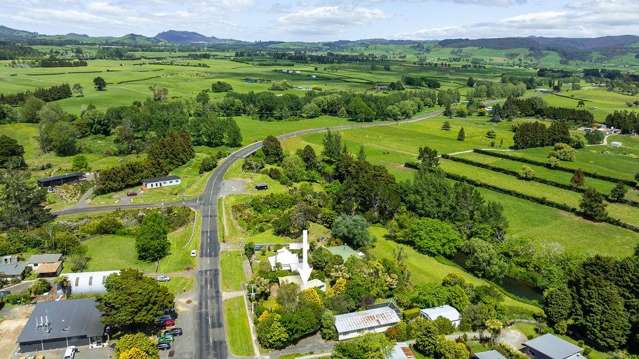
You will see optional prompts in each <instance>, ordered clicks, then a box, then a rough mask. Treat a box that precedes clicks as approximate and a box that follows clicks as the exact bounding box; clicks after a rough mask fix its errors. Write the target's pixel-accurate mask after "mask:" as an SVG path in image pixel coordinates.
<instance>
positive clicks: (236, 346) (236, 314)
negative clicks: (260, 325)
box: [224, 297, 254, 356]
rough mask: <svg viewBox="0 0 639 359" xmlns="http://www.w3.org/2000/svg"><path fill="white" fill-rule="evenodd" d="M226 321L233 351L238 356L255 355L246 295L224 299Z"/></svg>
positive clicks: (227, 335) (227, 333) (227, 334)
mask: <svg viewBox="0 0 639 359" xmlns="http://www.w3.org/2000/svg"><path fill="white" fill-rule="evenodd" d="M224 321H225V328H226V337H227V338H228V340H229V347H230V349H231V353H233V354H234V355H238V356H251V355H253V354H254V351H253V337H252V335H251V329H250V327H249V323H248V316H247V313H246V307H245V305H244V297H236V298H232V299H227V300H225V301H224Z"/></svg>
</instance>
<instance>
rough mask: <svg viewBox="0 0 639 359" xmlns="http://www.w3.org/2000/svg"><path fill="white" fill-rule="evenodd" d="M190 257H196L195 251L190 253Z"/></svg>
mask: <svg viewBox="0 0 639 359" xmlns="http://www.w3.org/2000/svg"><path fill="white" fill-rule="evenodd" d="M191 257H197V251H196V250H195V249H194V250H192V251H191Z"/></svg>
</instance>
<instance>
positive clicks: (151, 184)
mask: <svg viewBox="0 0 639 359" xmlns="http://www.w3.org/2000/svg"><path fill="white" fill-rule="evenodd" d="M180 183H182V180H181V179H180V177H178V176H166V177H154V178H147V179H143V180H142V186H143V187H144V189H151V188H160V187H166V186H177V185H179V184H180Z"/></svg>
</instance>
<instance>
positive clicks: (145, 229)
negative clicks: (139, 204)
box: [135, 212, 171, 262]
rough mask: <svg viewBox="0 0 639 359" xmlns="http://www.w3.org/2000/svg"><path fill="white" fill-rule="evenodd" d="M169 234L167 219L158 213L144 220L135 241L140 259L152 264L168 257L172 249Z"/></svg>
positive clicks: (151, 214)
mask: <svg viewBox="0 0 639 359" xmlns="http://www.w3.org/2000/svg"><path fill="white" fill-rule="evenodd" d="M167 234H168V224H167V221H166V218H164V216H163V215H161V214H160V213H157V212H153V213H150V214H147V215H146V216H145V217H144V219H143V220H142V224H141V225H140V228H139V229H138V235H137V237H136V239H135V249H136V250H137V253H138V258H139V259H141V260H143V261H149V262H150V261H156V260H160V259H162V258H164V257H165V256H167V255H168V254H169V250H170V249H171V243H170V242H169V240H168V237H167Z"/></svg>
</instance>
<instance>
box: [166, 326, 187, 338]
mask: <svg viewBox="0 0 639 359" xmlns="http://www.w3.org/2000/svg"><path fill="white" fill-rule="evenodd" d="M167 334H169V335H172V336H174V337H179V336H180V335H182V334H183V332H182V328H177V327H176V328H171V329H169V330H166V331H164V333H163V335H167Z"/></svg>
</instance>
